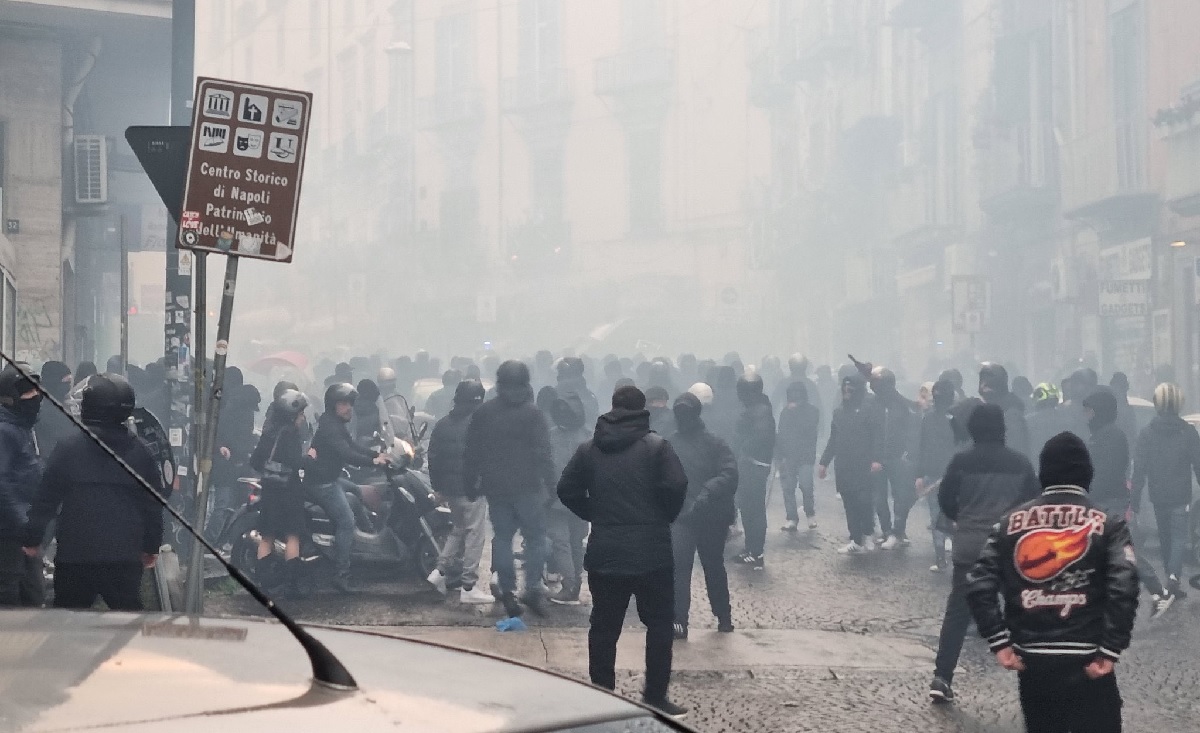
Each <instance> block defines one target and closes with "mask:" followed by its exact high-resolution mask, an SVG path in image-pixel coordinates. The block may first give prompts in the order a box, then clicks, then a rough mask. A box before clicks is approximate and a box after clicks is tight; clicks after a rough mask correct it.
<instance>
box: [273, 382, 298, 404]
mask: <svg viewBox="0 0 1200 733" xmlns="http://www.w3.org/2000/svg"><path fill="white" fill-rule="evenodd" d="M289 389H292V390H296V391H297V392H299V391H300V388H299V387H297V386H296V383H295V382H288V381H283V382H280V383H279V384H276V385H275V389H274V390H273V391H272V393H271V399H273V400H277V399H279V396H280V395H281V394H283V393H284V392H287V391H288V390H289Z"/></svg>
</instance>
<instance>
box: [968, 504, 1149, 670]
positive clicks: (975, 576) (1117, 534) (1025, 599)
mask: <svg viewBox="0 0 1200 733" xmlns="http://www.w3.org/2000/svg"><path fill="white" fill-rule="evenodd" d="M1135 560H1136V558H1135V556H1134V550H1133V543H1132V541H1131V540H1130V536H1129V528H1128V526H1126V524H1125V520H1124V518H1123V517H1119V516H1115V515H1109V514H1105V513H1104V512H1102V511H1100V510H1099V509H1097V508H1095V507H1094V506H1093V505H1092V502H1091V500H1090V499H1089V497H1088V495H1087V492H1086V491H1084V490H1083V489H1081V488H1079V487H1077V486H1051V487H1049V488H1047V489H1046V490H1045V491H1044V492H1043V493H1042V495H1041V496H1040V497H1039V498H1037V499H1035V500H1033V501H1031V502H1028V503H1026V504H1022V505H1021V506H1019V507H1017V508H1016V509H1014V510H1012V511H1011V512H1009V513H1008V514H1006V515H1005V516H1004V517H1003V518H1002V519H1001V520H1000V522H999V524H997V525H996V526H995V527H994V528H993V530H992V534H991V536H990V537H989V538H988V541H987V544H986V545H984V548H983V551H982V552H981V553H980V556H979V560H978V561H977V562H976V563H975V566H974V567H973V568H972V569H971V572H970V573H969V574H968V575H967V601H968V603H970V606H971V612H972V614H974V616H975V622H976V624H977V625H978V626H979V633H980V634H982V635H983V637H984V638H985V639H987V641H988V645H989V646H990V647H991V649H992V651H993V652H997V651H999V650H1000V649H1003V648H1004V647H1007V646H1012V647H1014V648H1015V649H1017V650H1018V651H1019V652H1021V653H1022V654H1030V655H1043V656H1078V657H1080V658H1081V659H1082V660H1084V661H1086V660H1087V659H1091V658H1093V657H1095V656H1096V655H1104V656H1106V657H1109V658H1110V659H1112V660H1114V661H1116V660H1118V659H1120V656H1121V652H1122V651H1124V650H1125V648H1126V647H1128V646H1129V636H1130V633H1131V632H1132V630H1133V621H1134V616H1135V614H1136V613H1137V597H1138V578H1137V569H1136V567H1135ZM1001 597H1003V598H1004V608H1003V611H1002V610H1001V605H1000V598H1001Z"/></svg>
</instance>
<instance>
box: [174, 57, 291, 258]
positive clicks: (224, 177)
mask: <svg viewBox="0 0 1200 733" xmlns="http://www.w3.org/2000/svg"><path fill="white" fill-rule="evenodd" d="M195 99H196V100H197V102H196V104H194V105H193V110H194V112H193V118H192V142H191V148H190V149H189V151H188V170H187V182H186V184H185V187H184V193H183V217H182V221H181V222H180V230H179V239H178V245H179V247H181V248H182V249H192V250H200V251H204V252H216V253H219V254H228V255H233V256H238V257H253V258H256V259H263V260H272V261H275V262H291V261H292V255H293V253H294V252H295V250H296V243H295V241H294V240H295V236H296V215H297V213H298V211H299V206H300V179H301V177H302V176H303V173H304V151H305V147H306V146H307V144H308V123H309V119H310V117H311V113H312V93H311V92H300V91H294V90H291V89H278V88H275V87H264V86H260V85H257V84H245V83H242V82H235V81H224V80H221V79H212V78H209V77H200V78H199V79H197V80H196V96H195ZM215 120H216V121H215Z"/></svg>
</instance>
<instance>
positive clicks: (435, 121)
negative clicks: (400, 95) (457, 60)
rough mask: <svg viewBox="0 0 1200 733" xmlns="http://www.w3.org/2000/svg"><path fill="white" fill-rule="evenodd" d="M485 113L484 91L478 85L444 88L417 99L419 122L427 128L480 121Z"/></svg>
mask: <svg viewBox="0 0 1200 733" xmlns="http://www.w3.org/2000/svg"><path fill="white" fill-rule="evenodd" d="M483 114H484V111H483V93H482V91H481V90H480V89H479V88H478V87H464V88H461V89H448V90H443V91H439V92H438V93H437V94H435V95H434V96H432V97H426V98H424V99H419V100H417V122H418V124H420V126H421V127H423V128H426V129H430V128H437V127H447V126H455V125H470V124H474V123H478V122H481V121H482V120H483Z"/></svg>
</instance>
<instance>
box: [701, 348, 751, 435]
mask: <svg viewBox="0 0 1200 733" xmlns="http://www.w3.org/2000/svg"><path fill="white" fill-rule="evenodd" d="M711 379H712V381H711V382H710V386H711V387H712V392H713V401H712V405H710V406H709V408H708V409H707V410H705V412H704V414H705V415H707V419H706V420H705V423H707V425H708V429H709V430H710V431H711V432H712V434H713V435H715V436H717V437H718V438H720V439H721V440H723V441H725V442H726V443H727V444H729V445H730V446H731V447H732V446H734V445H736V444H737V424H738V416H739V415H740V414H741V411H742V407H741V405H740V404H739V400H738V396H737V380H738V378H737V374H736V373H735V372H734V371H733V367H728V366H720V367H715V368H714V369H713V376H712V378H711Z"/></svg>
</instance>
